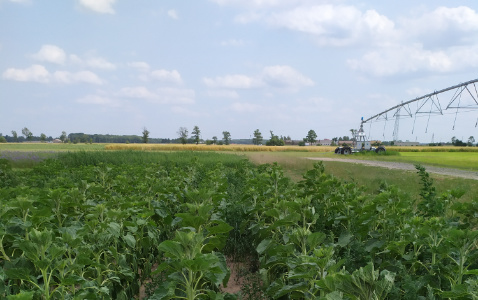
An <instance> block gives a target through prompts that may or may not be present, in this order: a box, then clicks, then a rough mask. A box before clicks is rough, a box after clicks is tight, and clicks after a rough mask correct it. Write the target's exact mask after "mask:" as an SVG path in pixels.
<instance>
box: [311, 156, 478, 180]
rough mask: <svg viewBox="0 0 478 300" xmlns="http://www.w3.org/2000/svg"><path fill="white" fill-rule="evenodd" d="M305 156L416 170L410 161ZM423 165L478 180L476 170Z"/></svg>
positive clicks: (431, 171)
mask: <svg viewBox="0 0 478 300" xmlns="http://www.w3.org/2000/svg"><path fill="white" fill-rule="evenodd" d="M306 158H307V159H311V160H322V161H338V162H345V163H353V164H362V165H367V166H373V167H381V168H387V169H396V170H408V171H416V169H415V165H414V164H411V163H402V162H391V161H376V160H357V159H348V158H331V157H306ZM423 166H424V167H425V169H426V170H427V172H428V173H433V174H440V175H446V176H452V177H460V178H465V179H473V180H478V172H476V171H465V170H458V169H450V168H439V167H433V166H428V165H423Z"/></svg>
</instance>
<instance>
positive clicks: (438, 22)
mask: <svg viewBox="0 0 478 300" xmlns="http://www.w3.org/2000/svg"><path fill="white" fill-rule="evenodd" d="M400 24H401V27H402V31H403V35H404V36H405V37H406V38H407V39H412V40H416V41H420V42H421V43H423V44H424V45H427V46H428V45H429V46H431V47H443V46H445V47H450V46H456V45H458V44H476V41H477V40H478V13H477V12H476V11H475V10H473V9H471V8H469V7H466V6H460V7H452V8H450V7H438V8H436V9H435V10H433V11H431V12H427V13H424V14H422V15H421V16H418V17H417V16H414V17H410V18H402V19H401V20H400Z"/></svg>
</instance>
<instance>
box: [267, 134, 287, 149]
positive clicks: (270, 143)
mask: <svg viewBox="0 0 478 300" xmlns="http://www.w3.org/2000/svg"><path fill="white" fill-rule="evenodd" d="M270 133H271V138H270V140H268V141H267V142H266V146H284V145H285V143H284V140H283V139H280V138H279V136H277V135H275V134H274V132H273V131H272V130H270Z"/></svg>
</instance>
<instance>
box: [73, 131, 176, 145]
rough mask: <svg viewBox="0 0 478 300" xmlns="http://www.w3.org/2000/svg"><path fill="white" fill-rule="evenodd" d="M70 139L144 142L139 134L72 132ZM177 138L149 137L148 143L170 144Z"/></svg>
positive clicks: (80, 140) (75, 140) (96, 141)
mask: <svg viewBox="0 0 478 300" xmlns="http://www.w3.org/2000/svg"><path fill="white" fill-rule="evenodd" d="M68 139H69V140H70V141H71V142H73V143H142V142H143V139H142V137H141V136H138V135H113V134H86V133H70V134H69V135H68ZM175 141H176V139H163V138H149V139H148V143H152V144H162V143H163V144H164V143H165V144H168V143H175Z"/></svg>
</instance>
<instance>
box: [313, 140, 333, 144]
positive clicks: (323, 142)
mask: <svg viewBox="0 0 478 300" xmlns="http://www.w3.org/2000/svg"><path fill="white" fill-rule="evenodd" d="M332 142H333V141H332V140H329V139H324V140H318V141H317V145H321V146H330V145H332Z"/></svg>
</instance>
